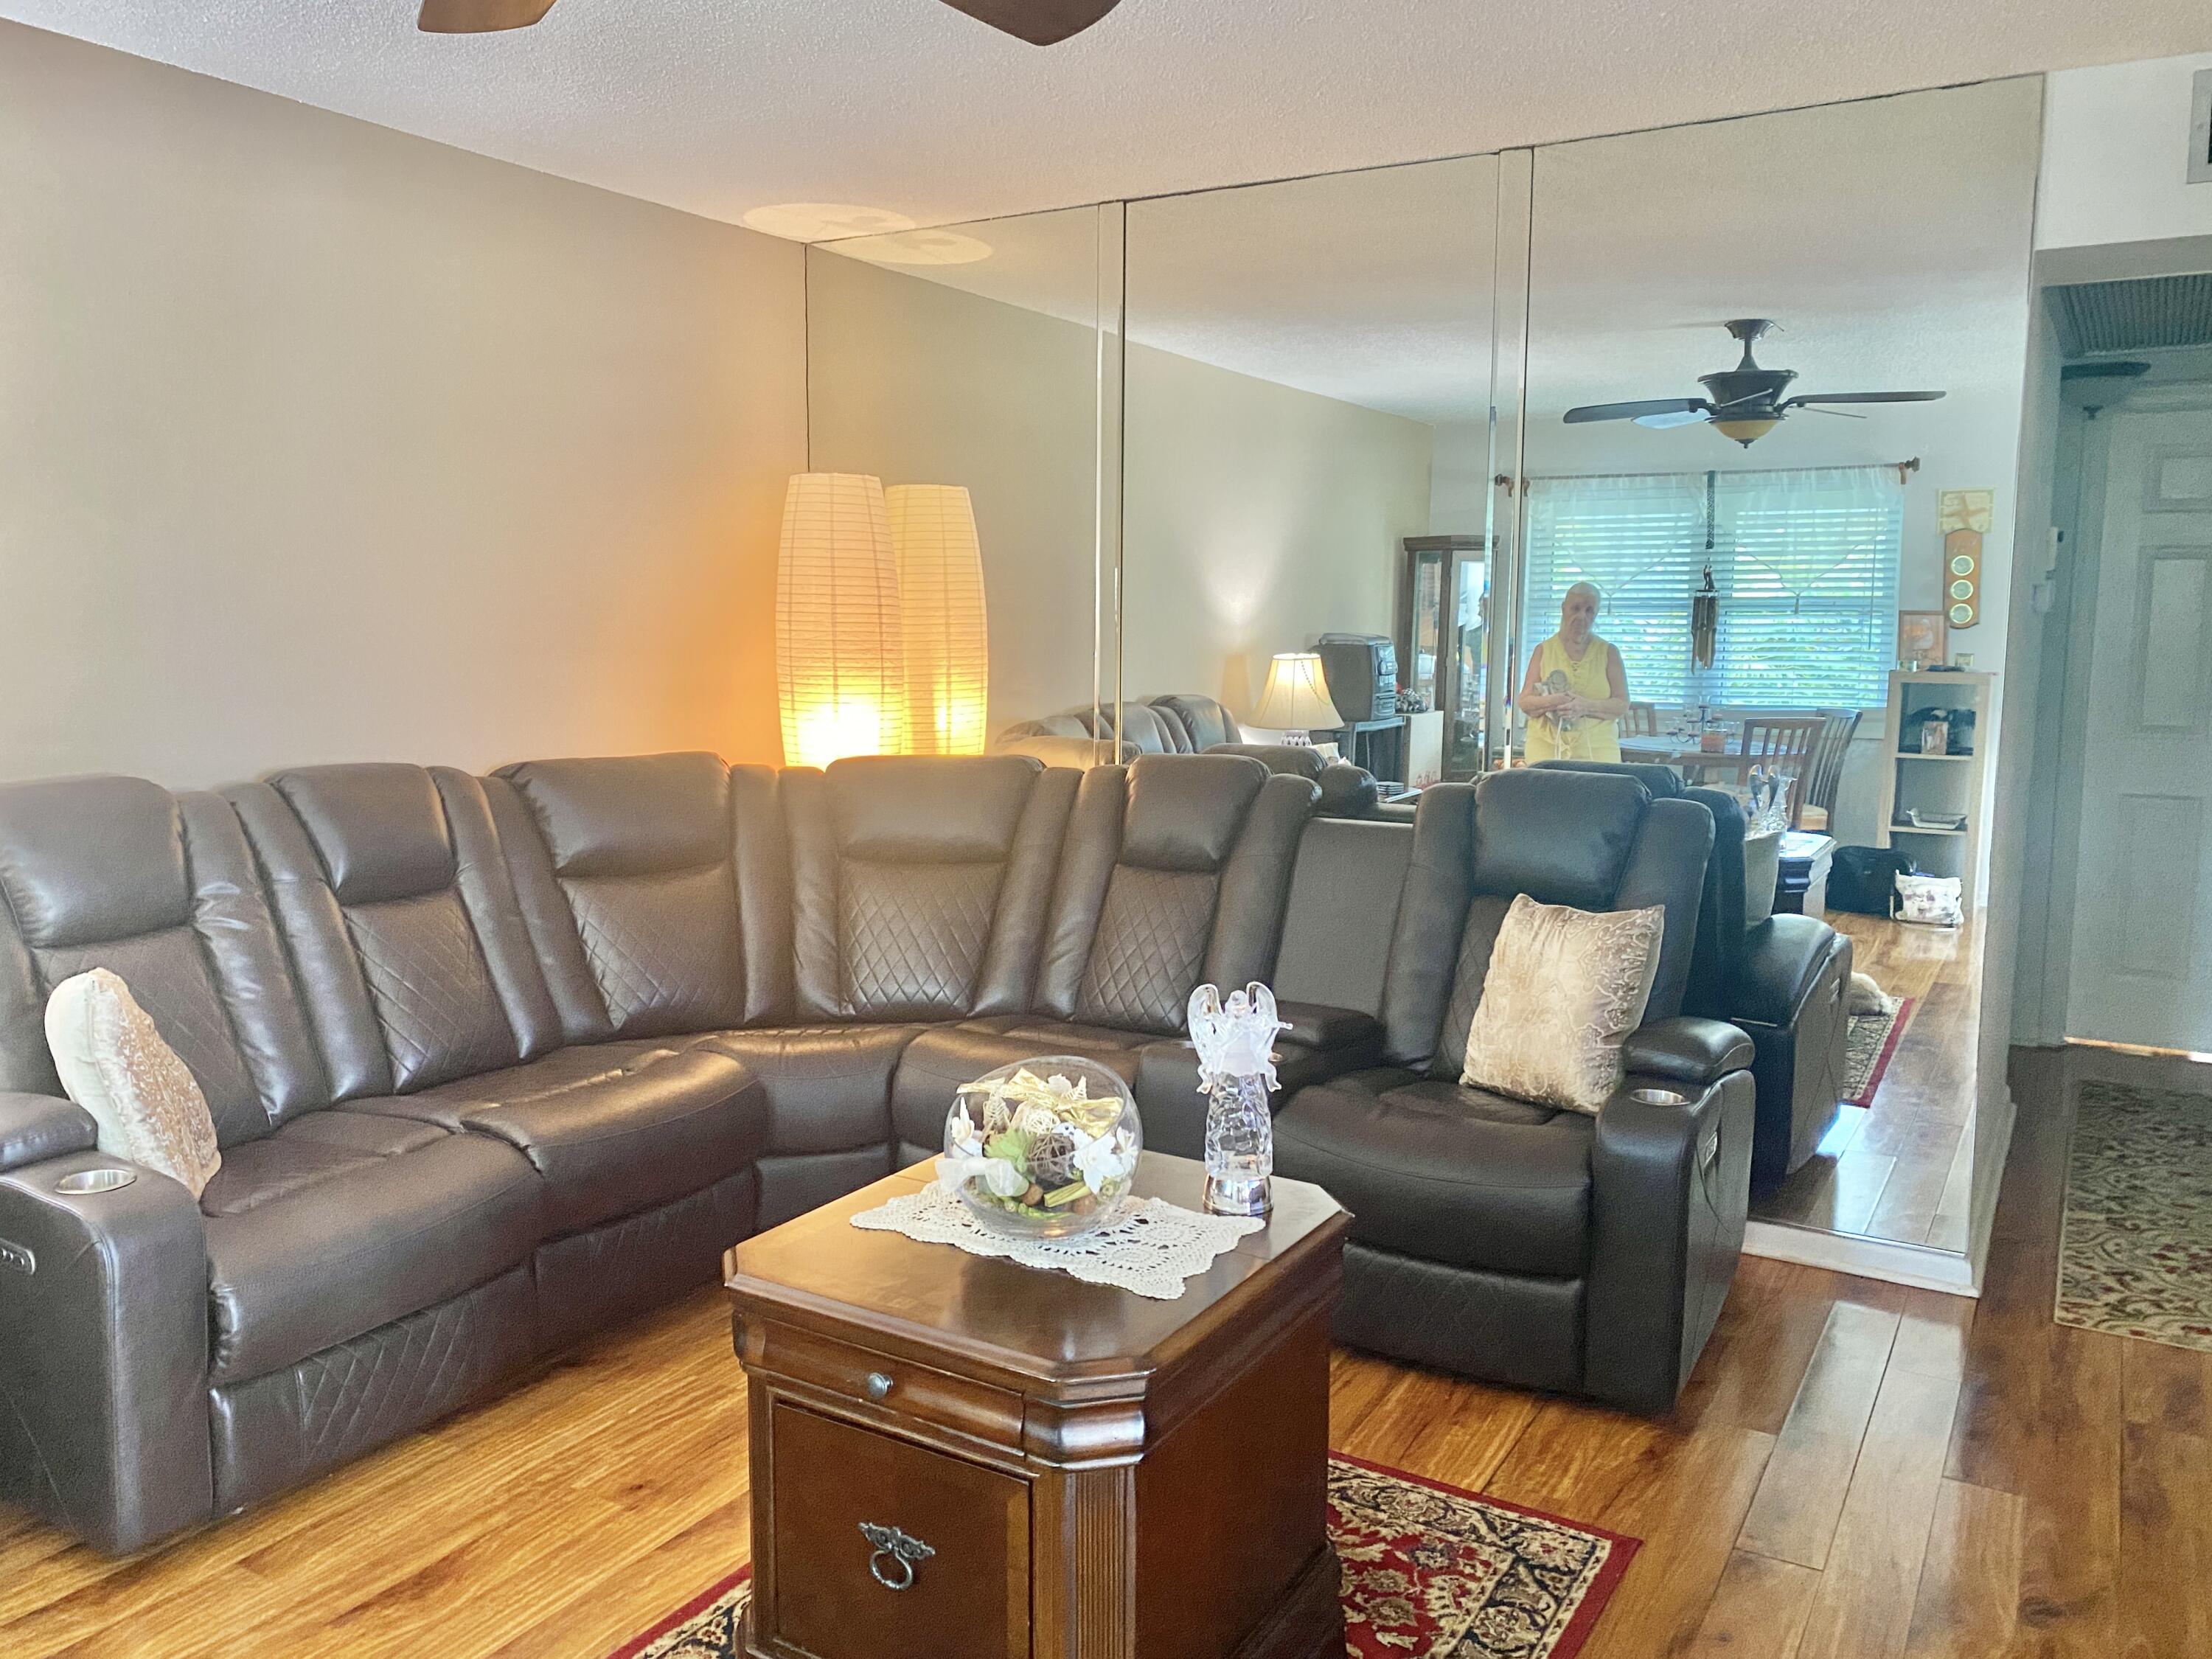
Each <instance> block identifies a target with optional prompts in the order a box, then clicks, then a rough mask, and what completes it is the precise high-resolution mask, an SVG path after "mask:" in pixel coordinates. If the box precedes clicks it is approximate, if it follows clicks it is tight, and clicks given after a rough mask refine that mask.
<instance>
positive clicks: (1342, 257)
mask: <svg viewBox="0 0 2212 1659" xmlns="http://www.w3.org/2000/svg"><path fill="white" fill-rule="evenodd" d="M2039 121H2040V86H2039V82H2035V81H2033V80H2032V79H2031V80H2017V81H2008V82H1991V83H1988V84H1984V85H1979V86H1972V87H1964V88H1948V89H1944V90H1940V91H1934V92H1927V93H1917V94H1905V95H1902V96H1898V97H1893V98H1886V99H1880V100H1869V101H1865V102H1859V103H1851V104H1844V105H1836V106H1826V107H1821V108H1814V109H1806V110H1800V111H1794V112H1784V113H1779V114H1773V115H1765V116H1757V117H1752V118H1744V119H1741V120H1733V121H1723V122H1717V123H1712V124H1709V125H1700V126H1694V127H1685V128H1679V129H1669V130H1665V131H1651V132H1644V133H1634V134H1628V135H1624V136H1620V137H1609V138H1603V139H1594V140H1589V141H1583V142H1579V143H1567V144H1561V145H1556V146H1552V147H1548V148H1545V149H1539V150H1534V151H1528V150H1522V151H1515V152H1509V153H1507V154H1505V155H1497V156H1475V157H1467V158H1461V159H1456V160H1449V161H1431V162H1423V163H1417V164H1413V165H1408V166H1403V167H1383V168H1375V169H1369V170H1364V171H1357V172H1351V173H1340V174H1332V175H1327V176H1322V177H1317V178H1309V179H1294V180H1288V181H1284V182H1279V183H1273V184H1265V185H1250V186H1244V187H1239V188H1234V189H1225V190H1217V191H1201V192H1198V193H1194V194H1189V195H1182V196H1176V197H1163V198H1157V199H1152V200H1146V201H1139V202H1132V203H1128V204H1109V205H1107V206H1104V207H1101V208H1084V209H1078V210H1067V211H1064V212H1058V213H1044V214H1036V215H1030V216H1024V217H1020V218H1014V219H1006V220H999V221H994V222H988V223H984V224H976V225H962V226H954V227H950V228H942V229H936V230H930V231H920V232H907V233H901V234H895V235H888V236H877V237H867V238H860V239H855V240H850V241H844V242H836V243H829V244H824V245H818V246H816V247H815V248H814V249H812V250H811V252H810V255H809V267H808V268H809V283H808V293H809V307H810V320H811V350H812V357H811V365H810V374H809V388H810V396H811V413H810V424H811V446H812V465H813V466H814V467H815V468H817V469H818V470H824V471H840V472H845V471H851V472H861V473H866V474H870V475H873V476H875V477H880V478H881V479H882V480H883V481H884V483H885V484H886V485H895V484H899V483H930V484H951V485H959V486H963V487H964V488H965V489H967V490H968V491H969V496H970V498H971V500H972V503H973V511H974V518H975V526H976V529H977V534H978V537H979V538H980V542H981V565H982V569H983V573H984V576H985V586H986V588H987V599H988V607H989V642H990V648H991V664H990V678H989V686H988V693H989V715H988V731H989V738H988V741H989V742H990V743H991V744H993V746H998V747H1006V746H1022V747H1026V748H1028V750H1029V751H1030V752H1033V753H1035V752H1047V751H1049V752H1048V758H1054V759H1056V760H1066V761H1067V762H1069V763H1078V764H1082V763H1090V762H1091V761H1095V760H1097V759H1102V758H1104V757H1105V756H1106V755H1107V754H1108V753H1110V752H1111V751H1110V750H1108V749H1107V748H1106V747H1105V745H1104V744H1103V741H1102V739H1103V736H1104V735H1105V734H1107V733H1109V732H1111V731H1112V730H1113V722H1114V721H1115V719H1116V718H1119V720H1121V735H1122V737H1123V738H1124V739H1125V740H1127V741H1131V742H1134V743H1135V744H1138V745H1139V747H1145V748H1157V747H1176V746H1181V743H1180V742H1177V741H1173V740H1170V738H1169V736H1168V733H1169V731H1170V721H1169V720H1166V719H1164V718H1163V717H1162V716H1161V715H1160V714H1159V711H1158V710H1157V709H1156V708H1154V707H1153V700H1154V699H1159V698H1168V699H1172V700H1173V702H1172V704H1170V705H1169V708H1170V713H1171V714H1173V716H1174V722H1173V724H1174V726H1175V728H1176V729H1177V730H1180V731H1181V732H1182V733H1183V734H1184V735H1183V738H1182V741H1183V742H1188V741H1190V740H1192V739H1193V738H1195V739H1197V740H1198V742H1199V744H1200V746H1203V745H1204V744H1206V743H1209V742H1214V741H1219V740H1221V739H1222V738H1225V737H1234V736H1241V737H1243V738H1245V739H1247V740H1252V741H1260V742H1271V741H1274V740H1277V739H1278V738H1280V737H1283V736H1285V735H1293V734H1295V735H1303V736H1306V737H1310V738H1312V739H1314V740H1316V741H1318V742H1323V743H1332V742H1333V743H1334V744H1337V745H1338V746H1339V748H1340V750H1343V751H1344V752H1346V754H1348V755H1349V756H1350V757H1352V758H1354V759H1356V760H1358V761H1359V762H1360V763H1363V764H1364V765H1365V766H1366V767H1367V768H1368V769H1370V771H1372V772H1373V773H1375V774H1376V776H1377V777H1378V778H1380V779H1383V780H1385V781H1398V782H1403V783H1409V784H1412V785H1415V786H1419V785H1423V784H1426V783H1428V782H1431V781H1435V780H1437V779H1439V778H1455V777H1461V778H1463V777H1471V776H1474V775H1480V774H1481V773H1483V772H1486V771H1488V770H1491V769H1495V768H1497V767H1498V766H1502V765H1511V764H1519V763H1526V762H1528V761H1530V760H1534V759H1539V758H1542V757H1545V756H1547V755H1555V756H1561V757H1568V758H1573V757H1585V758H1605V759H1611V758H1620V759H1623V760H1626V761H1644V762H1648V763H1651V764H1653V765H1655V766H1658V767H1661V768H1664V769H1668V773H1669V775H1671V776H1672V777H1673V778H1674V779H1675V780H1676V781H1679V782H1680V784H1681V785H1683V786H1684V787H1710V788H1717V789H1720V790H1723V791H1726V792H1730V793H1734V794H1735V795H1736V796H1737V797H1738V798H1739V799H1741V798H1742V797H1743V796H1744V795H1745V794H1746V793H1752V794H1753V795H1754V797H1756V796H1757V794H1758V789H1759V786H1763V785H1764V783H1765V781H1767V780H1768V778H1769V777H1770V776H1771V775H1782V776H1784V777H1785V778H1786V779H1787V780H1788V787H1786V788H1784V789H1783V790H1781V791H1780V792H1779V810H1778V811H1777V812H1769V813H1765V814H1764V815H1762V811H1761V801H1760V800H1759V799H1753V800H1751V801H1750V802H1749V804H1748V807H1747V817H1748V819H1749V821H1750V823H1751V828H1752V830H1753V835H1752V837H1751V841H1750V843H1749V845H1748V848H1747V853H1746V854H1745V859H1744V867H1745V872H1746V888H1747V892H1746V912H1747V915H1748V916H1749V917H1750V918H1751V920H1752V921H1753V923H1756V922H1757V921H1758V919H1759V916H1760V915H1763V914H1764V912H1765V909H1766V908H1768V906H1769V905H1770V903H1771V904H1772V905H1776V906H1779V907H1780V908H1782V909H1783V910H1784V911H1785V912H1786V911H1787V910H1788V909H1790V908H1792V907H1793V906H1795V907H1802V908H1812V909H1814V910H1816V911H1817V910H1818V909H1819V908H1820V902H1821V896H1822V895H1821V892H1820V883H1821V882H1822V880H1823V879H1832V878H1834V875H1833V871H1834V870H1838V869H1840V866H1835V865H1833V862H1832V860H1833V854H1835V852H1836V850H1837V849H1838V848H1851V847H1857V848H1873V849H1875V850H1876V851H1877V852H1887V853H1889V854H1893V855H1895V856H1896V857H1898V858H1899V859H1900V860H1909V862H1910V864H1911V866H1912V867H1914V868H1915V869H1917V871H1919V872H1923V873H1924V874H1927V875H1929V876H1932V877H1936V878H1946V877H1948V878H1955V879H1956V880H1957V882H1958V884H1959V899H1960V909H1961V913H1962V920H1961V925H1959V926H1956V927H1915V926H1912V925H1911V924H1910V923H1909V922H1906V921H1891V920H1890V919H1888V918H1887V917H1877V916H1875V915H1865V914H1851V913H1848V912H1846V911H1844V909H1843V908H1841V907H1840V906H1838V905H1835V904H1833V903H1831V904H1830V905H1829V906H1828V908H1827V919H1828V920H1829V921H1832V922H1833V923H1834V924H1835V925H1836V926H1837V927H1838V928H1839V929H1841V930H1842V931H1843V932H1844V933H1848V934H1849V935H1850V938H1851V940H1852V948H1853V951H1854V955H1855V957H1856V965H1857V967H1858V968H1859V969H1861V970H1862V971H1863V972H1865V973H1867V974H1869V975H1871V976H1872V978H1873V979H1874V981H1875V982H1876V984H1877V985H1878V986H1879V987H1880V988H1881V991H1882V992H1883V993H1885V994H1887V996H1888V997H1889V998H1892V999H1894V1005H1893V1006H1891V1007H1890V1008H1889V1010H1888V1012H1880V1011H1875V1010H1871V1006H1870V1005H1869V1007H1870V1011H1869V1012H1868V1013H1866V1014H1865V1015H1863V1016H1854V1017H1852V1018H1850V1020H1849V1022H1848V1026H1847V1029H1848V1031H1849V1040H1848V1044H1847V1048H1848V1054H1847V1057H1846V1058H1845V1059H1844V1060H1843V1061H1842V1063H1841V1075H1840V1076H1838V1077H1837V1078H1835V1079H1827V1078H1826V1076H1825V1075H1821V1076H1814V1075H1813V1073H1817V1072H1819V1071H1820V1068H1821V1066H1829V1062H1828V1061H1827V1060H1826V1058H1825V1053H1826V1051H1825V1050H1824V1051H1823V1055H1822V1056H1815V1057H1814V1058H1813V1059H1812V1060H1808V1061H1807V1063H1806V1066H1801V1067H1799V1070H1800V1072H1801V1073H1805V1079H1806V1080H1805V1082H1804V1087H1803V1090H1802V1092H1803V1093H1804V1094H1805V1095H1806V1096H1807V1097H1808V1099H1809V1098H1811V1097H1815V1096H1819V1095H1820V1094H1821V1093H1822V1092H1823V1091H1825V1090H1826V1088H1827V1087H1828V1086H1829V1085H1830V1083H1831V1082H1832V1084H1833V1086H1834V1090H1835V1097H1841V1098H1842V1099H1843V1100H1844V1102H1845V1104H1844V1107H1843V1108H1842V1109H1841V1111H1840V1113H1839V1115H1835V1116H1834V1117H1833V1118H1832V1119H1831V1118H1830V1117H1829V1116H1828V1115H1826V1109H1825V1107H1822V1108H1820V1109H1817V1110H1816V1111H1814V1113H1813V1114H1811V1115H1809V1116H1808V1118H1807V1120H1806V1122H1807V1124H1808V1125H1810V1127H1809V1129H1808V1132H1807V1133H1795V1130H1796V1127H1799V1126H1796V1125H1794V1124H1793V1135H1792V1141H1791V1146H1790V1170H1789V1171H1788V1172H1787V1173H1786V1176H1784V1177H1783V1178H1778V1179H1777V1180H1775V1181H1773V1182H1769V1183H1767V1185H1766V1186H1765V1188H1764V1189H1763V1191H1762V1193H1761V1195H1760V1196H1759V1200H1757V1202H1756V1204H1755V1206H1754V1215H1755V1216H1756V1217H1757V1218H1760V1219H1763V1220H1765V1221H1767V1222H1770V1223H1772V1224H1775V1226H1776V1228H1777V1229H1779V1230H1782V1231H1784V1232H1787V1231H1790V1230H1798V1231H1803V1230H1817V1231H1827V1232H1831V1233H1841V1234H1845V1235H1851V1236H1855V1237H1857V1238H1861V1239H1868V1240H1875V1241H1879V1242H1880V1243H1881V1244H1882V1245H1884V1246H1885V1247H1899V1248H1902V1249H1908V1250H1913V1251H1920V1252H1924V1253H1926V1255H1927V1258H1928V1259H1929V1260H1930V1261H1933V1260H1934V1259H1935V1258H1936V1257H1938V1256H1944V1257H1948V1258H1949V1260H1948V1262H1947V1264H1946V1265H1944V1266H1942V1267H1940V1268H1931V1269H1929V1271H1928V1272H1927V1273H1925V1274H1924V1275H1923V1277H1924V1279H1925V1280H1926V1281H1927V1282H1930V1283H1957V1284H1963V1283H1964V1282H1965V1274H1964V1273H1963V1269H1962V1268H1961V1267H1960V1266H1958V1265H1957V1260H1958V1253H1959V1252H1960V1251H1962V1250H1964V1249H1966V1248H1967V1245H1968V1243H1969V1240H1970V1238H1971V1237H1972V1235H1973V1230H1974V1227H1975V1226H1976V1225H1977V1220H1976V1218H1977V1213H1978V1211H1979V1212H1980V1213H1981V1215H1982V1216H1983V1218H1985V1217H1986V1211H1987V1208H1988V1206H1989V1205H1990V1203H1992V1202H1993V1200H1994V1197H1995V1192H1996V1170H1995V1168H1994V1167H1993V1166H1992V1165H1991V1164H1990V1157H1991V1156H1992V1154H1993V1153H1994V1152H1995V1151H1996V1150H1998V1149H2000V1148H2001V1146H2002V1135H2001V1134H2000V1133H1988V1132H1986V1126H1985V1132H1984V1133H1979V1134H1978V1133H1976V1128H1977V1126H1976V1124H1975V1123H1974V1121H1973V1114H1974V1111H1975V1109H1976V1103H1978V1102H2001V1101H2002V1100H2003V1098H2004V1091H2003V1090H2002V1087H2001V1086H1999V1085H1996V1084H1993V1083H1991V1082H1990V1075H1989V1068H1990V1067H1992V1066H2000V1065H2002V1055H2003V1053H2004V1044H2005V1040H2006V1034H2005V1030H2004V1027H2003V1024H2002V1021H2001V1020H2000V1021H1996V1022H1992V1023H1991V1024H1990V1027H1989V1032H1990V1035H1989V1036H1988V1037H1987V1038H1986V1039H1985V1038H1984V1022H1983V1020H1982V1018H1981V1009H1980V995H1981V981H1982V962H1981V959H1980V949H1981V939H1982V928H1981V919H1982V907H1983V905H1984V902H1986V897H1987V892H1986V890H1987V885H1988V869H1989V854H1990V846H1991V840H1992V834H1993V831H1994V830H1995V829H1996V825H1995V824H1994V823H1992V822H1991V819H1990V803H1991V802H1992V801H1993V799H1994V793H1993V790H1992V788H1991V784H1992V781H1993V780H1994V778H1995V775H1996V772H1995V766H1996V746H1997V741H1998V720H1997V712H1998V709H1999V706H2000V699H2001V698H2002V695H2003V690H2004V686H2005V682H2006V666H2007V665H2006V652H2007V639H2006V635H2007V623H2008V616H2009V613H2010V611H2011V609H2012V600H2013V594H2012V592H2011V581H2010V574H2011V571H2012V568H2013V558H2012V550H2013V541H2014V520H2015V513H2016V510H2017V507H2018V502H2017V485H2016V470H2017V465H2018V453H2017V452H2018V450H2019V447H2020V439H2021V410H2022V396H2023V380H2024V375H2025V372H2026V366H2027V341H2028V295H2029V258H2030V250H2031V244H2032V220H2033V204H2034V192H2035V181H2036V171H2037V165H2038V152H2039ZM1785 370H1786V371H1792V372H1793V373H1792V374H1790V375H1787V376H1784V375H1781V374H1779V373H1778V372H1779V371H1785ZM1761 377H1765V378H1761ZM1937 393H1940V394H1941V395H1940V396H1935V395H1925V394H1937ZM1893 394H1923V395H1914V396H1910V397H1898V396H1894V395H1893ZM1623 404H1626V405H1630V407H1628V408H1626V409H1622V408H1619V407H1616V406H1618V405H1623ZM1589 635H1595V638H1596V639H1597V640H1599V641H1604V642H1607V647H1608V648H1607V651H1606V652H1605V653H1603V654H1602V655H1601V656H1599V657H1596V658H1592V657H1591V655H1590V653H1589V650H1588V648H1587V647H1586V645H1585V644H1584V643H1583V642H1584V641H1585V640H1586V639H1587V638H1588V637H1589ZM1592 661H1595V662H1597V663H1599V664H1601V665H1608V666H1607V667H1605V669H1604V672H1603V674H1602V676H1601V679H1600V680H1593V681H1591V682H1590V683H1589V684H1583V683H1582V682H1581V681H1579V680H1578V679H1577V675H1578V674H1583V675H1587V674H1589V673H1590V672H1591V671H1592V670H1591V669H1590V667H1589V663H1590V662H1592ZM1615 662H1617V664H1618V679H1619V684H1614V678H1613V676H1614V671H1613V669H1612V668H1611V667H1610V666H1609V665H1612V664H1613V663H1615ZM1554 676H1556V677H1557V678H1558V679H1559V687H1558V688H1553V689H1549V690H1547V688H1551V686H1552V681H1553V678H1554ZM1401 690H1402V691H1403V692H1404V693H1406V694H1407V695H1406V696H1403V697H1402V698H1401V696H1399V693H1400V691H1401ZM1616 690H1617V691H1618V692H1619V693H1620V696H1618V697H1617V698H1614V697H1610V696H1607V694H1608V693H1610V692H1613V691H1616ZM1567 695H1574V696H1582V697H1585V698H1586V699H1587V700H1589V701H1592V702H1619V703H1620V708H1621V712H1620V714H1619V716H1618V718H1617V719H1585V718H1583V717H1581V716H1577V715H1576V714H1573V713H1572V712H1571V710H1569V709H1568V706H1567V705H1565V704H1564V703H1558V702H1553V703H1551V704H1550V705H1549V707H1548V708H1547V706H1546V700H1547V698H1552V697H1555V696H1567ZM1117 711H1118V714H1117ZM1562 713H1564V718H1561V717H1560V715H1561V714H1562ZM1051 744H1072V745H1073V748H1071V749H1069V750H1066V751H1065V752H1063V751H1060V750H1050V748H1049V746H1050V745H1051ZM1762 816H1764V818H1765V823H1764V825H1763V824H1762ZM1777 820H1779V821H1780V823H1781V825H1782V827H1783V828H1784V829H1787V831H1788V834H1787V836H1784V835H1782V834H1779V833H1765V832H1764V831H1771V830H1773V829H1774V826H1775V823H1776V821H1777ZM1808 848H1809V849H1811V850H1808ZM1778 869H1779V870H1780V872H1781V878H1780V879H1778V878H1777V873H1776V872H1777V870H1778ZM1777 921H1778V923H1779V924H1780V925H1781V927H1783V928H1784V929H1785V930H1787V929H1788V928H1790V927H1794V926H1798V925H1799V924H1796V923H1794V922H1793V921H1791V919H1790V918H1789V917H1787V916H1786V915H1784V916H1782V917H1779V918H1777ZM1731 925H1732V924H1731ZM1747 936H1748V935H1747ZM1808 1067H1809V1068H1810V1070H1808V1069H1807V1068H1808ZM1978 1067H1979V1068H1982V1072H1983V1075H1982V1076H1980V1077H1978V1075H1977V1068H1978ZM1829 1069H1834V1067H1833V1066H1829ZM1765 1109H1767V1108H1766V1107H1765V1106H1764V1105H1763V1106H1762V1110H1765ZM1791 1236H1792V1237H1795V1236H1796V1234H1795V1233H1792V1234H1791ZM1777 1248H1780V1247H1777ZM1784 1253H1787V1251H1786V1250H1784ZM1822 1259H1826V1258H1822Z"/></svg>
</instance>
